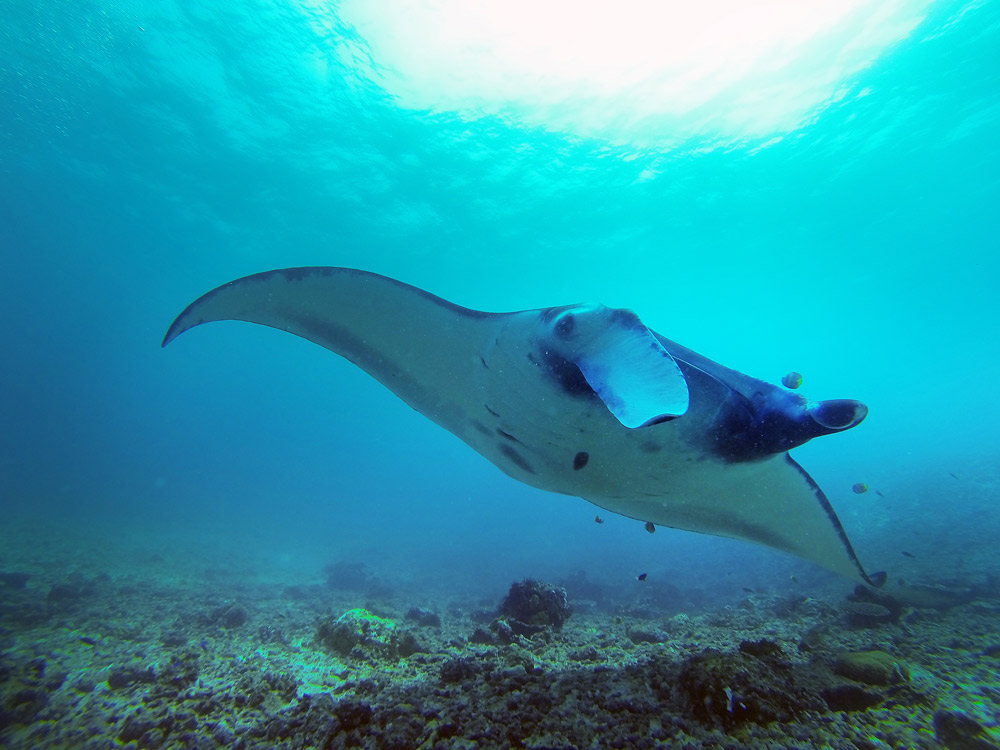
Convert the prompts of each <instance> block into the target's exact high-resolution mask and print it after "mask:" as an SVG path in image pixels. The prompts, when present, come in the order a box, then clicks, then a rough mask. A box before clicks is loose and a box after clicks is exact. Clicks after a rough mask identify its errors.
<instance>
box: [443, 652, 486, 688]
mask: <svg viewBox="0 0 1000 750" xmlns="http://www.w3.org/2000/svg"><path fill="white" fill-rule="evenodd" d="M481 671H482V666H481V665H480V664H479V662H478V661H477V660H476V659H474V658H472V657H468V656H465V657H461V658H458V659H451V660H449V661H446V662H445V663H444V664H442V665H441V672H440V675H441V681H442V682H468V681H470V680H472V679H473V678H475V677H476V675H478V674H479V673H480V672H481Z"/></svg>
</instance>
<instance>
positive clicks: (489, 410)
mask: <svg viewBox="0 0 1000 750" xmlns="http://www.w3.org/2000/svg"><path fill="white" fill-rule="evenodd" d="M483 408H484V409H486V411H488V412H489V413H490V414H492V415H493V416H494V417H499V416H500V415H499V414H497V413H496V412H495V411H493V410H492V409H491V408H490V407H489V406H487V405H486V404H483Z"/></svg>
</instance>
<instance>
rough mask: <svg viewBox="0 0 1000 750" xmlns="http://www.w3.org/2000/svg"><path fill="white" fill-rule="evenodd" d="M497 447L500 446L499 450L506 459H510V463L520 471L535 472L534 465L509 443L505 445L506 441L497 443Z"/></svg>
mask: <svg viewBox="0 0 1000 750" xmlns="http://www.w3.org/2000/svg"><path fill="white" fill-rule="evenodd" d="M498 447H499V448H500V452H501V453H503V454H504V455H505V456H506V457H507V458H508V459H510V461H511V463H513V464H514V465H515V466H517V467H518V468H519V469H521V470H522V471H526V472H527V473H529V474H534V473H536V472H535V469H534V467H533V466H532V465H531V464H529V463H528V462H527V461H526V460H525V459H524V456H522V455H521V454H520V453H518V452H517V451H516V450H514V449H513V448H511V447H510V446H509V445H507V444H506V443H499V444H498Z"/></svg>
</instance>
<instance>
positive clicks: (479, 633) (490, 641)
mask: <svg viewBox="0 0 1000 750" xmlns="http://www.w3.org/2000/svg"><path fill="white" fill-rule="evenodd" d="M469 643H478V644H481V645H484V646H494V645H496V638H494V637H493V634H492V633H490V632H489V631H488V630H486V628H476V629H475V631H474V632H473V633H472V635H470V636H469Z"/></svg>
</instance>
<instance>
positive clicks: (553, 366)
mask: <svg viewBox="0 0 1000 750" xmlns="http://www.w3.org/2000/svg"><path fill="white" fill-rule="evenodd" d="M529 356H530V355H529ZM543 356H544V357H545V365H546V367H547V368H548V370H549V372H550V373H551V374H552V376H553V377H554V378H555V379H556V381H557V382H558V383H559V387H560V388H562V389H563V392H564V393H566V394H568V395H570V396H577V397H580V398H597V394H596V393H594V389H593V388H591V387H590V383H588V382H587V378H586V377H584V374H583V372H581V371H580V368H579V367H577V366H576V364H574V363H573V362H570V361H569V360H568V359H566V358H565V357H560V356H559V355H558V354H556V353H555V352H544V354H543Z"/></svg>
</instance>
